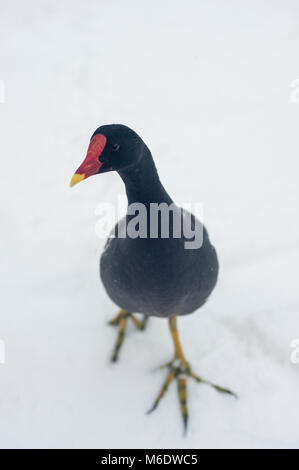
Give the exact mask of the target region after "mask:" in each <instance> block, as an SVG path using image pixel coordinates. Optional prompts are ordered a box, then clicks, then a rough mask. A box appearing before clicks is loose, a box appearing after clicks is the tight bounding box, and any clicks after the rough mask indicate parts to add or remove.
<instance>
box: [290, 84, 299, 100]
mask: <svg viewBox="0 0 299 470" xmlns="http://www.w3.org/2000/svg"><path fill="white" fill-rule="evenodd" d="M290 86H291V93H290V102H291V103H294V104H296V103H299V78H295V79H294V80H292V81H291V85H290Z"/></svg>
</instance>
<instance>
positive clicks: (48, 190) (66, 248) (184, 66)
mask: <svg viewBox="0 0 299 470" xmlns="http://www.w3.org/2000/svg"><path fill="white" fill-rule="evenodd" d="M0 7H1V17H0V44H1V50H0V79H1V80H4V83H5V102H4V103H0V129H1V131H0V132H1V138H0V153H1V199H2V204H1V238H2V242H1V267H2V269H1V290H2V293H1V310H0V339H1V340H3V341H4V342H5V355H6V357H5V363H4V364H1V363H0V446H1V447H13V448H14V447H21V448H27V447H47V448H48V447H59V448H60V447H61V448H65V447H70V448H76V447H84V448H89V447H98V448H110V449H112V448H117V447H122V448H140V447H145V448H160V447H167V448H185V447H186V448H188V447H193V448H194V447H195V448H215V447H221V448H231V447H237V448H238V447H243V448H253V447H258V448H286V447H295V448H296V447H298V444H299V398H298V390H299V364H293V363H292V362H291V360H290V355H291V351H292V350H291V347H290V345H291V342H292V341H293V340H294V339H296V338H299V290H298V266H299V251H298V247H299V223H298V201H299V189H298V174H299V172H298V166H299V165H298V151H299V141H298V120H299V103H296V102H294V101H296V100H294V99H293V100H292V99H291V93H292V88H291V83H292V81H293V80H295V79H296V78H298V77H299V68H298V49H299V27H298V26H299V23H298V18H299V7H298V2H297V1H296V0H294V1H291V0H271V1H270V0H269V1H268V0H265V1H263V2H260V1H258V0H253V1H251V2H239V1H237V0H232V1H229V2H223V1H221V0H214V1H208V0H200V1H198V0H196V1H195V0H194V1H191V0H187V1H185V2H182V1H160V0H159V1H148V2H147V1H144V2H140V1H139V2H138V1H131V0H127V1H120V0H119V1H117V0H114V1H111V0H100V1H99V0H97V1H96V0H94V1H93V0H87V1H85V2H83V1H79V0H73V1H67V0H60V1H57V0H56V1H50V0H49V1H44V0H27V1H26V2H22V1H21V0H18V1H16V0H11V1H9V2H8V1H7V0H1V1H0ZM293 91H294V90H293ZM292 101H293V102H292ZM111 122H116V123H123V124H126V125H128V126H130V127H132V128H134V129H135V130H136V131H137V132H138V133H139V134H140V135H141V136H142V138H143V139H144V140H145V142H146V143H147V144H148V145H149V147H150V149H151V150H152V153H153V155H154V158H155V161H156V163H157V167H158V169H159V172H160V176H161V179H162V181H163V183H164V185H165V186H166V188H167V190H168V191H169V193H170V195H171V196H173V197H174V199H175V200H176V201H177V202H181V203H183V202H194V203H195V202H202V203H203V205H204V222H205V224H206V225H207V228H208V230H209V233H210V236H211V239H212V241H213V243H214V244H215V246H216V248H217V250H218V254H219V260H220V265H221V271H220V278H219V282H218V285H217V287H216V289H215V291H214V293H213V295H212V297H211V299H210V300H209V302H208V303H207V304H206V305H205V306H204V307H203V308H202V309H201V310H200V311H198V312H196V313H195V314H193V315H189V316H187V317H185V318H182V319H179V328H180V333H181V337H182V341H183V344H184V347H185V353H186V355H187V357H188V359H189V361H190V363H191V365H192V366H193V368H194V370H195V371H196V372H197V373H198V374H199V375H201V376H202V377H204V378H207V379H209V380H213V381H215V382H218V383H219V384H221V385H224V386H227V387H230V388H232V389H233V390H234V391H235V392H237V393H238V394H239V396H240V398H239V400H234V399H233V398H230V397H227V396H223V395H221V394H219V393H217V392H216V391H214V390H212V389H210V388H209V387H208V386H206V385H199V384H196V383H195V382H190V383H189V389H188V393H189V410H190V426H189V432H188V434H187V437H185V438H184V437H183V432H182V422H181V417H180V412H179V407H178V403H177V397H176V388H175V387H174V386H173V387H172V388H171V389H170V391H169V393H168V394H167V396H166V397H165V398H164V400H163V401H162V402H161V405H160V407H159V408H158V410H157V411H156V412H155V413H153V414H152V415H150V416H146V414H145V412H146V411H147V410H148V408H149V407H150V406H151V405H152V403H153V400H154V398H155V396H156V394H157V392H158V389H159V387H160V386H161V384H162V382H163V380H164V376H165V371H155V368H156V367H157V366H159V365H160V364H162V363H163V362H165V361H167V360H169V359H170V358H171V356H172V344H171V339H170V335H169V333H168V327H167V322H166V321H165V320H160V319H152V320H151V321H150V322H149V324H148V329H147V331H145V332H143V333H141V332H138V331H136V330H135V329H134V328H133V327H130V328H129V330H128V337H127V339H126V341H125V343H124V347H123V350H122V352H121V360H120V362H119V363H117V364H113V365H112V364H111V363H110V362H109V356H110V354H111V349H112V346H113V344H114V341H115V335H116V331H115V330H114V329H113V328H111V327H109V326H107V322H108V321H109V319H111V318H112V317H113V316H114V315H115V314H116V313H117V308H116V306H115V305H114V304H113V303H112V302H111V301H110V300H109V298H108V297H107V295H106V293H105V291H104V289H103V286H102V285H101V283H100V281H99V275H98V259H99V256H100V253H101V251H102V249H103V246H104V240H99V239H98V238H97V236H96V234H95V224H96V222H97V220H98V216H97V215H96V214H95V208H96V206H97V205H98V204H99V202H104V201H105V202H113V203H115V202H116V201H117V197H118V195H119V194H123V193H124V188H123V184H122V181H121V180H120V178H119V177H118V175H117V174H114V173H113V174H112V173H109V174H106V175H103V176H97V177H93V178H90V179H89V180H88V181H84V182H83V183H80V185H78V186H76V187H75V188H73V189H72V190H71V189H70V188H69V181H70V178H71V176H72V175H73V172H74V171H75V169H76V168H77V167H78V166H79V164H80V163H81V161H82V159H83V157H84V155H85V151H86V149H87V145H88V141H89V137H90V135H91V133H92V132H93V131H94V129H95V128H96V127H98V126H99V125H101V124H106V123H111ZM2 344H3V343H2Z"/></svg>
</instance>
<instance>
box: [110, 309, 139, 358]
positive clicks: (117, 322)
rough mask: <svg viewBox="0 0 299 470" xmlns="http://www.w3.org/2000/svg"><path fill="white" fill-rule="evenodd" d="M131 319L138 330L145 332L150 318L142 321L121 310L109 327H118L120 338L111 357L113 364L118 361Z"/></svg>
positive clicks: (118, 337)
mask: <svg viewBox="0 0 299 470" xmlns="http://www.w3.org/2000/svg"><path fill="white" fill-rule="evenodd" d="M128 319H131V320H132V322H133V323H134V325H135V326H136V328H137V329H138V330H144V329H145V326H146V323H147V319H148V317H147V316H146V315H144V318H143V320H142V321H140V320H139V319H138V318H137V317H135V315H134V314H133V313H130V312H127V311H126V310H120V312H119V313H118V314H117V315H116V317H114V318H113V319H112V320H111V321H110V322H109V325H112V326H118V336H117V340H116V343H115V346H114V350H113V354H112V357H111V360H112V362H116V361H117V359H118V355H119V351H120V348H121V346H122V344H123V341H124V337H125V334H126V328H127V322H128Z"/></svg>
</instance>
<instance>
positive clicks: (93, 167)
mask: <svg viewBox="0 0 299 470" xmlns="http://www.w3.org/2000/svg"><path fill="white" fill-rule="evenodd" d="M106 142H107V138H106V137H105V136H104V135H103V134H96V135H95V136H94V137H93V138H92V139H91V141H90V144H89V147H88V150H87V154H86V157H85V160H84V161H83V163H82V164H81V165H80V166H79V168H78V170H77V171H76V173H75V174H74V176H73V177H72V180H71V183H70V186H71V187H72V186H74V185H75V184H77V183H79V182H80V181H82V180H85V179H86V178H88V177H89V176H92V175H95V174H96V173H98V172H99V169H100V168H101V166H102V163H101V162H100V161H99V156H100V155H101V153H102V152H103V150H104V148H105V145H106Z"/></svg>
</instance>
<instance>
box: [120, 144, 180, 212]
mask: <svg viewBox="0 0 299 470" xmlns="http://www.w3.org/2000/svg"><path fill="white" fill-rule="evenodd" d="M118 173H119V175H120V177H121V178H122V180H123V182H124V183H125V186H126V192H127V197H128V203H129V204H132V203H134V202H140V203H143V204H149V203H151V202H157V203H161V202H166V203H167V204H171V203H172V199H171V198H170V196H169V195H168V194H167V192H166V190H165V189H164V187H163V185H162V183H161V181H160V179H159V175H158V172H157V169H156V166H155V163H154V160H153V157H152V155H151V153H150V151H149V149H148V148H147V147H146V145H145V146H144V151H143V155H142V157H141V158H140V160H139V162H138V163H137V164H136V165H134V166H131V167H128V168H125V169H123V170H121V171H119V172H118Z"/></svg>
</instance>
